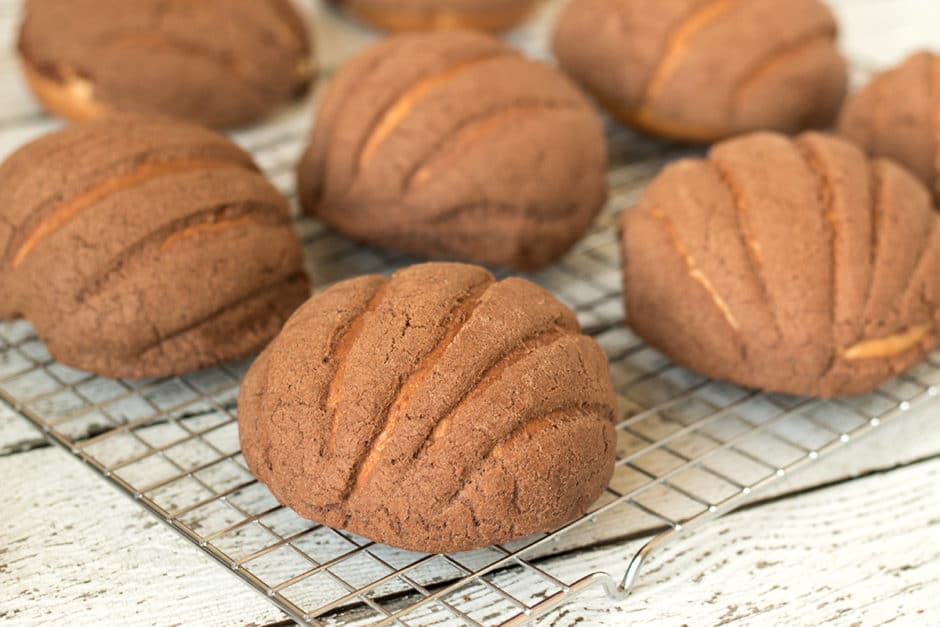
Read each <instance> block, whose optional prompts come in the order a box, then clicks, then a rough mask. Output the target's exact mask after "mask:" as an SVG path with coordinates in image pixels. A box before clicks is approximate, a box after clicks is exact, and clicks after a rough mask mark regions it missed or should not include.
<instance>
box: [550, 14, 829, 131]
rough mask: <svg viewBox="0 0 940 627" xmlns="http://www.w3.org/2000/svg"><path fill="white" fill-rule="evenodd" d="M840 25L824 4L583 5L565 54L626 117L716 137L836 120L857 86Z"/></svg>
mask: <svg viewBox="0 0 940 627" xmlns="http://www.w3.org/2000/svg"><path fill="white" fill-rule="evenodd" d="M836 30H837V28H836V22H835V19H834V17H833V15H832V13H831V12H830V11H829V9H827V8H826V6H825V4H823V3H822V2H820V1H819V0H786V1H785V2H781V1H780V0H677V1H671V2H649V1H648V0H572V2H570V3H569V4H568V6H567V8H566V9H565V11H564V13H563V14H562V16H561V18H560V19H559V21H558V26H557V30H556V32H555V36H554V50H555V55H556V56H557V57H558V60H559V61H560V63H561V65H562V67H563V68H564V69H565V70H566V71H568V72H569V73H570V74H571V75H572V76H573V77H574V78H575V79H576V80H577V81H578V82H579V83H581V84H582V85H583V86H584V87H585V88H586V89H588V91H590V92H592V93H593V94H594V95H595V96H596V97H597V98H598V100H600V101H601V103H602V104H603V105H604V106H605V107H607V108H608V109H609V110H610V111H611V113H612V114H613V115H614V116H615V117H618V118H619V119H621V120H623V121H624V122H626V123H628V124H630V125H632V126H635V127H637V128H639V129H642V130H644V131H647V132H650V133H652V134H655V135H663V136H666V137H672V138H675V139H680V140H685V141H695V142H711V141H716V140H719V139H722V138H725V137H730V136H732V135H737V134H740V133H746V132H750V131H756V130H774V131H779V132H784V133H796V132H798V131H801V130H804V129H808V128H821V127H826V126H828V125H830V124H831V123H832V122H833V121H834V120H835V118H836V115H837V114H838V112H839V107H840V105H841V104H842V100H843V98H844V97H845V92H846V85H847V69H846V63H845V61H844V59H843V58H842V57H841V55H840V54H839V51H838V48H837V46H836Z"/></svg>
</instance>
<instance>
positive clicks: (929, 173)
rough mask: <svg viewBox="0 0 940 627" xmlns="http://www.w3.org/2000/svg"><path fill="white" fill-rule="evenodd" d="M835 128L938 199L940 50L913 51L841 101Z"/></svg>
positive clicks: (939, 166) (939, 191)
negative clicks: (892, 163)
mask: <svg viewBox="0 0 940 627" xmlns="http://www.w3.org/2000/svg"><path fill="white" fill-rule="evenodd" d="M839 134H840V135H842V136H843V137H845V138H846V139H849V140H851V141H853V142H855V143H856V144H858V145H859V146H861V147H862V148H864V149H865V150H867V151H868V153H869V154H871V155H874V156H876V157H885V158H887V159H893V160H895V161H897V162H898V163H900V164H902V165H904V166H906V167H907V168H908V169H909V170H910V171H911V172H913V173H914V174H916V175H917V176H918V177H920V179H921V180H922V181H924V183H925V184H926V185H927V187H929V188H930V191H931V192H932V193H933V195H934V199H935V202H940V55H938V54H935V53H931V52H926V51H924V52H918V53H916V54H914V55H911V56H910V57H908V58H907V59H906V60H905V61H904V62H903V63H901V64H900V65H899V66H897V67H894V68H891V69H889V70H885V71H884V72H880V73H878V74H876V75H875V76H874V77H873V78H872V79H871V81H870V82H869V83H868V84H867V85H866V86H865V87H864V88H862V89H861V90H860V91H859V92H857V93H856V94H854V95H853V96H852V97H851V98H850V99H849V101H848V102H847V103H846V105H845V108H844V109H843V111H842V115H841V117H840V119H839Z"/></svg>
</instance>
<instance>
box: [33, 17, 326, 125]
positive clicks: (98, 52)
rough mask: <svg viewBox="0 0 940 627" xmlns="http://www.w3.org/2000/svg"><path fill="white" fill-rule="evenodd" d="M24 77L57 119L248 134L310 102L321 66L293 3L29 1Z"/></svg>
mask: <svg viewBox="0 0 940 627" xmlns="http://www.w3.org/2000/svg"><path fill="white" fill-rule="evenodd" d="M18 47H19V55H20V62H21V65H22V69H23V73H24V75H25V77H26V79H27V81H28V82H29V84H30V87H31V88H32V90H33V92H34V93H35V94H36V97H37V98H38V99H39V100H40V102H42V104H43V106H45V107H46V108H47V109H48V110H49V111H51V112H53V113H55V114H56V115H60V116H62V117H65V118H67V119H70V120H88V119H92V118H97V117H101V116H102V115H107V114H110V113H122V112H123V113H141V114H162V115H171V116H173V117H177V118H180V119H184V120H188V121H191V122H197V123H200V124H204V125H206V126H211V127H231V126H239V125H243V124H247V123H249V122H253V121H255V120H258V119H259V118H261V117H263V116H264V115H266V114H267V113H269V112H271V111H272V110H273V109H275V108H276V107H277V106H279V105H281V104H283V103H285V102H287V101H289V100H291V99H293V98H294V97H296V96H298V95H300V94H302V93H304V92H305V91H306V89H307V86H308V85H309V84H310V82H311V81H312V80H313V76H314V74H315V70H316V66H315V63H314V61H313V57H312V54H311V44H310V40H309V36H308V35H307V29H306V26H305V24H304V22H303V20H302V18H301V17H300V15H299V14H298V13H297V11H296V9H295V8H294V7H293V6H292V5H291V2H290V0H198V2H194V1H192V0H132V1H128V0H66V1H64V2H63V1H62V0H26V2H25V4H24V18H23V25H22V27H21V29H20V36H19V44H18Z"/></svg>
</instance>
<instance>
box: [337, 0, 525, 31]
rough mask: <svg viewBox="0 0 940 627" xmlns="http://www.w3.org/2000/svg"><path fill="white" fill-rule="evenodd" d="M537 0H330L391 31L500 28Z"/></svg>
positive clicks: (512, 22) (510, 24)
mask: <svg viewBox="0 0 940 627" xmlns="http://www.w3.org/2000/svg"><path fill="white" fill-rule="evenodd" d="M538 1H539V0H330V2H332V3H333V4H335V5H338V6H340V7H342V8H344V9H345V10H346V11H347V12H348V13H350V14H351V15H353V16H355V17H356V19H358V20H361V21H363V22H366V23H367V24H371V25H372V26H375V27H377V28H381V29H384V30H393V31H430V30H454V29H474V30H485V31H502V30H506V29H508V28H512V27H513V26H515V25H516V24H518V23H520V22H522V21H523V20H524V19H525V17H526V16H527V15H528V14H529V12H530V11H531V10H532V9H533V7H535V5H536V4H538Z"/></svg>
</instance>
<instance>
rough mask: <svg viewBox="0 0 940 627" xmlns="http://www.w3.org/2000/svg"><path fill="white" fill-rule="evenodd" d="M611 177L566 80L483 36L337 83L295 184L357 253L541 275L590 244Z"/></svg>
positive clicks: (408, 50) (599, 140) (390, 49)
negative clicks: (372, 248)
mask: <svg viewBox="0 0 940 627" xmlns="http://www.w3.org/2000/svg"><path fill="white" fill-rule="evenodd" d="M606 163H607V159H606V147H605V141H604V135H603V129H602V127H601V122H600V120H599V119H598V116H597V115H596V113H595V112H594V111H593V109H592V108H591V106H590V105H589V104H588V102H587V101H586V99H585V98H584V96H583V95H582V94H581V93H580V91H579V90H578V89H577V88H576V87H575V86H574V85H573V84H572V83H571V82H570V81H569V80H568V79H567V78H565V77H564V76H563V75H562V74H560V73H558V72H557V71H555V70H553V69H551V68H549V67H548V66H545V65H543V64H540V63H537V62H535V61H531V60H528V59H526V58H525V57H523V56H521V55H520V54H519V53H517V52H515V51H514V50H512V49H511V48H509V47H508V46H506V45H504V44H503V43H501V42H500V41H498V40H497V39H495V38H492V37H489V36H487V35H482V34H476V33H469V32H463V33H447V34H424V35H399V36H396V37H392V38H389V39H386V40H385V41H383V42H382V43H379V44H377V45H375V46H373V47H372V48H369V49H368V50H366V51H365V52H363V53H361V54H360V55H358V56H357V57H355V58H354V59H353V60H352V61H350V62H349V63H348V64H347V65H345V66H344V67H343V68H342V69H341V70H340V71H339V72H338V73H337V75H336V76H335V78H334V80H333V81H332V82H331V84H330V87H329V89H328V91H327V93H326V94H325V96H324V98H323V100H322V103H321V106H320V109H319V113H318V115H317V120H316V125H315V127H314V130H313V136H312V138H311V142H310V146H309V148H308V149H307V151H306V153H305V154H304V156H303V159H302V160H301V163H300V165H299V166H298V179H299V181H298V183H299V191H300V197H301V201H302V203H303V206H304V208H305V210H306V211H307V213H309V214H311V215H314V216H316V217H318V218H321V219H322V220H324V221H325V222H327V223H329V224H330V225H332V226H334V227H335V228H336V229H337V230H339V231H341V232H343V233H345V234H346V235H348V236H350V237H352V238H354V239H357V240H361V241H364V242H369V243H372V244H376V245H380V246H386V247H390V248H396V249H400V250H405V251H408V252H412V253H416V254H420V255H424V256H428V257H433V258H450V259H463V260H469V261H477V262H482V263H491V264H498V265H504V266H511V267H515V268H521V269H526V270H532V269H538V268H541V267H544V266H545V265H547V264H549V263H550V262H552V261H553V260H555V259H557V258H558V257H559V256H561V255H562V254H563V253H564V252H565V251H567V250H568V249H569V248H570V247H571V246H572V245H573V244H574V243H575V241H577V240H578V239H579V238H580V237H581V236H582V235H583V234H584V233H585V231H586V229H587V228H588V226H589V225H590V223H591V222H592V221H593V219H594V217H595V216H596V215H597V213H598V211H599V210H600V208H601V207H602V205H603V203H604V201H605V199H606V197H607V184H606V174H605V168H606Z"/></svg>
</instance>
